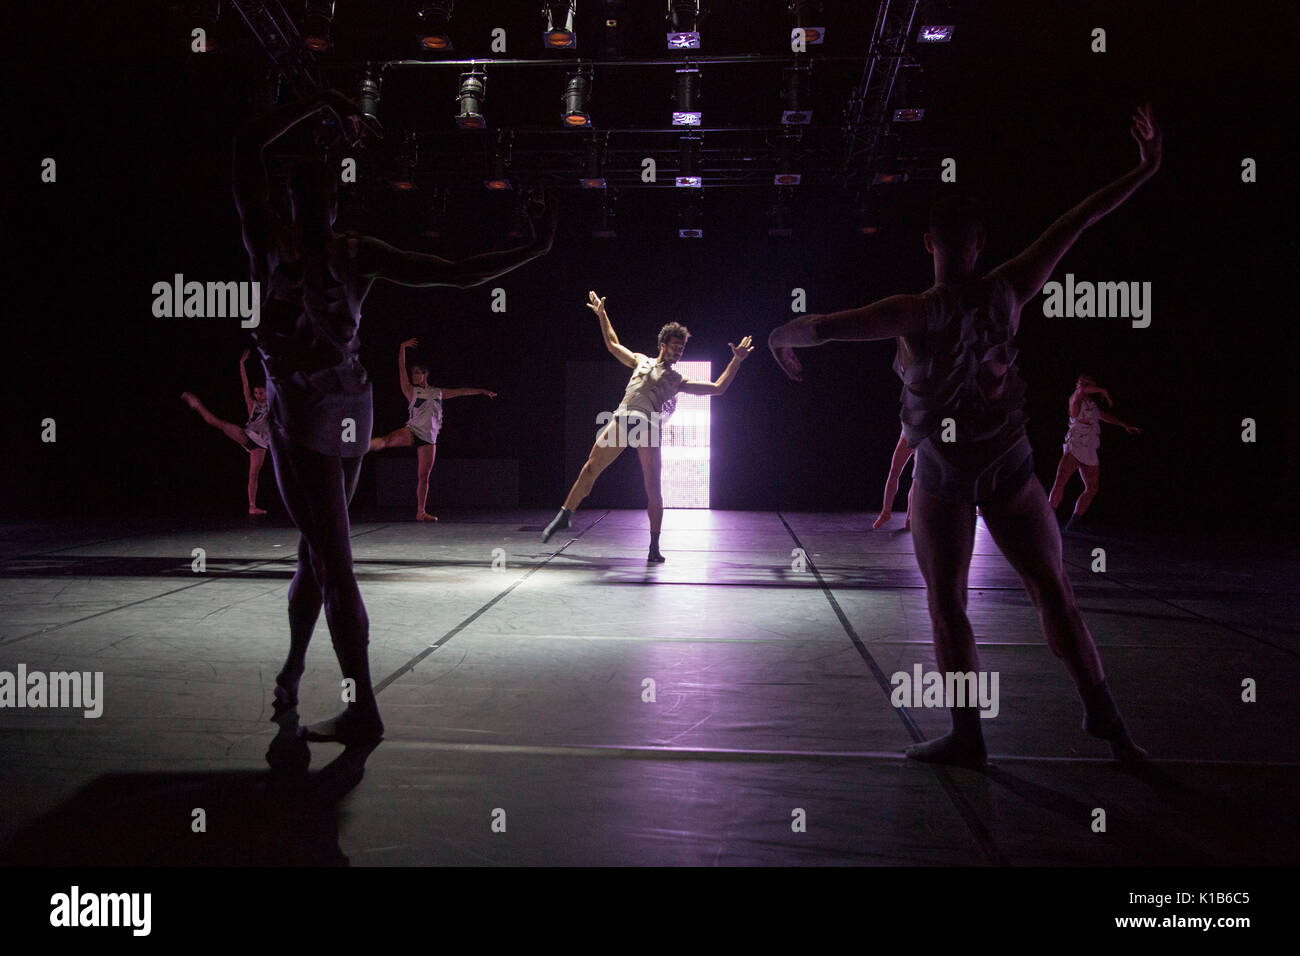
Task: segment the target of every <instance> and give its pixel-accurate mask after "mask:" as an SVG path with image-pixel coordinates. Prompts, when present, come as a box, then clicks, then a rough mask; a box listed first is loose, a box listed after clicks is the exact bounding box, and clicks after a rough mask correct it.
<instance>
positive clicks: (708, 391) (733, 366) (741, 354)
mask: <svg viewBox="0 0 1300 956" xmlns="http://www.w3.org/2000/svg"><path fill="white" fill-rule="evenodd" d="M727 344H728V345H729V346H731V361H730V362H728V363H727V367H726V368H725V369H723V370H722V374H721V375H719V376H718V380H717V381H716V382H690V381H687V382H682V384H681V387H680V388H679V389H678V391H679V392H685V393H686V394H688V395H721V394H722V393H723V392H725V391H726V390H727V389H728V388H730V387H731V383H732V380H733V379H735V377H736V373H737V372H739V371H740V363H741V362H743V361H745V359H747V358H748V357H749V353H750V352H752V351H754V346H753V344H752V339H751V337H750V336H748V335H746V336H745V337H744V338H743V339H741V340H740V344H739V345H732V344H731V343H730V342H728V343H727Z"/></svg>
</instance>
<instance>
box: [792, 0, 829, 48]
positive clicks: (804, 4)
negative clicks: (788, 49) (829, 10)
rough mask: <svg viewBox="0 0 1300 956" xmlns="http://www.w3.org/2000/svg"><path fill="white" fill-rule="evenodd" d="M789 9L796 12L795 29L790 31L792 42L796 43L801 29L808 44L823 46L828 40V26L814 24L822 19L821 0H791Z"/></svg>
mask: <svg viewBox="0 0 1300 956" xmlns="http://www.w3.org/2000/svg"><path fill="white" fill-rule="evenodd" d="M789 11H790V12H791V13H793V14H794V29H792V30H791V31H790V44H791V46H793V45H794V41H795V39H796V37H797V33H798V31H799V30H803V42H804V43H805V44H806V45H808V46H821V45H822V43H824V42H825V40H826V28H825V27H815V26H812V24H814V23H817V22H818V21H820V20H821V19H822V5H821V0H791V3H790V6H789Z"/></svg>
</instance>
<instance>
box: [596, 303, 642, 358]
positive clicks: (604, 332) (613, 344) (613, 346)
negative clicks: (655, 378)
mask: <svg viewBox="0 0 1300 956" xmlns="http://www.w3.org/2000/svg"><path fill="white" fill-rule="evenodd" d="M587 308H589V309H591V311H592V312H595V313H596V318H597V319H599V320H600V334H601V337H602V338H603V339H604V340H605V348H607V349H609V352H610V354H611V355H613V356H614V358H616V359H618V360H619V361H620V362H622V363H623V364H624V365H626V366H627V367H628V368H636V357H637V353H636V352H633V351H632V350H631V349H629V348H628V347H627V346H625V345H623V344H622V343H621V342H619V340H618V336H617V335H615V334H614V326H612V325H610V324H609V314H608V313H607V312H606V311H605V299H604V297H603V296H599V295H596V293H595V292H588V293H587Z"/></svg>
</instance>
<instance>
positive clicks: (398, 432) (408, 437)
mask: <svg viewBox="0 0 1300 956" xmlns="http://www.w3.org/2000/svg"><path fill="white" fill-rule="evenodd" d="M414 443H415V436H414V435H412V434H411V430H410V429H409V428H407V427H406V426H405V425H403V426H402V427H401V428H397V429H394V430H393V431H391V432H389V433H388V434H387V435H384V436H382V437H380V438H372V439H370V448H369V450H370V451H380V450H382V449H384V448H405V447H406V446H407V445H412V444H414Z"/></svg>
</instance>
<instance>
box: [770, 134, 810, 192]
mask: <svg viewBox="0 0 1300 956" xmlns="http://www.w3.org/2000/svg"><path fill="white" fill-rule="evenodd" d="M798 167H799V139H798V137H796V136H786V137H783V138H782V140H781V142H780V143H779V144H778V145H777V150H776V173H775V175H773V177H772V184H773V185H774V186H798V185H799V184H800V183H801V182H803V176H802V174H800V172H799V168H798Z"/></svg>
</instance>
